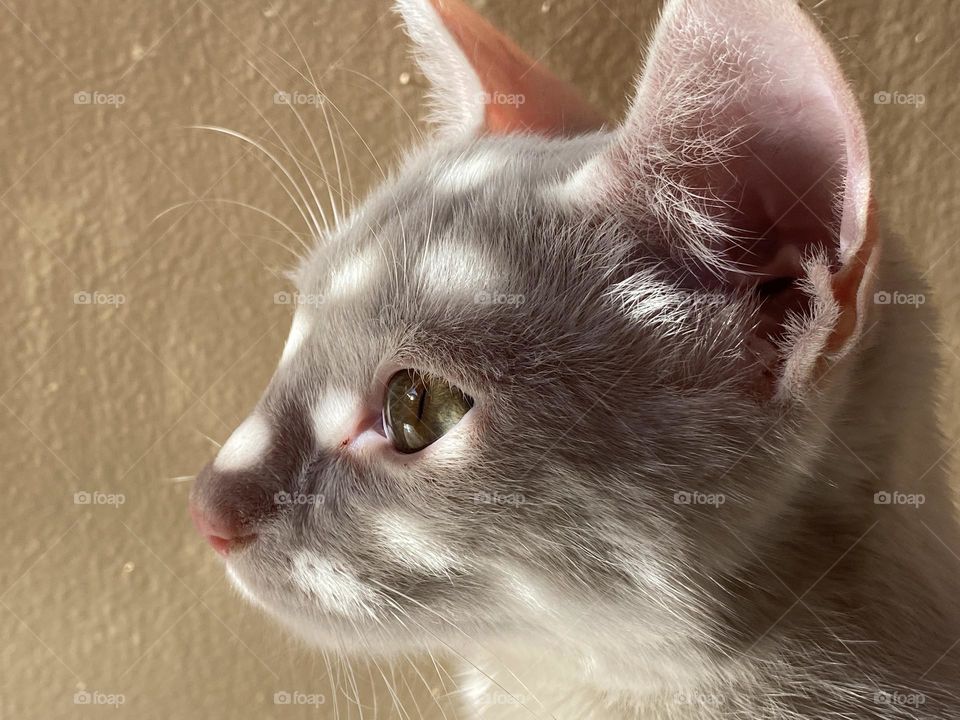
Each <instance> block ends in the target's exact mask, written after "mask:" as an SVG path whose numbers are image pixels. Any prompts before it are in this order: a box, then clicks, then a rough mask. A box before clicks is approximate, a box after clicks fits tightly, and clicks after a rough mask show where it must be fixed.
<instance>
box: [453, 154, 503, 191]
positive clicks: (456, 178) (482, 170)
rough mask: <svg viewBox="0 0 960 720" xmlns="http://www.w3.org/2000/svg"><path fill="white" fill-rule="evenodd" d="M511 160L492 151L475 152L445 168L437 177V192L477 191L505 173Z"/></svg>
mask: <svg viewBox="0 0 960 720" xmlns="http://www.w3.org/2000/svg"><path fill="white" fill-rule="evenodd" d="M510 160H511V158H510V157H509V156H506V155H503V154H500V153H496V152H493V151H491V150H481V151H478V152H475V153H473V154H471V155H470V156H469V157H466V158H464V159H462V160H460V161H459V162H455V163H453V164H452V165H450V166H449V167H445V168H443V170H441V171H440V172H439V174H438V176H437V190H438V191H440V192H448V193H460V192H465V191H467V190H475V189H477V188H479V187H481V186H483V185H485V184H487V183H489V182H490V181H491V179H492V178H493V177H494V176H495V175H497V174H498V173H500V172H503V170H504V168H505V167H506V166H507V163H509V162H510Z"/></svg>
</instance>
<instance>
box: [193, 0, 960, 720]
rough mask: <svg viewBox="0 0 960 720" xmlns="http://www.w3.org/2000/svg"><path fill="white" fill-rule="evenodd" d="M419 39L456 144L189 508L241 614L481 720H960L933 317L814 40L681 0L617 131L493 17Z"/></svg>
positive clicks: (423, 12)
mask: <svg viewBox="0 0 960 720" xmlns="http://www.w3.org/2000/svg"><path fill="white" fill-rule="evenodd" d="M397 9H398V11H399V14H400V17H401V18H402V20H403V23H404V26H405V28H406V31H407V33H408V35H409V36H410V38H411V39H412V42H413V44H414V46H415V49H416V58H417V60H418V62H419V65H420V68H421V70H422V72H423V73H424V75H425V76H426V78H427V79H428V80H429V81H430V83H431V86H432V91H431V97H432V109H433V110H432V114H431V118H432V121H433V123H434V130H433V132H432V133H431V134H430V135H429V138H428V140H427V141H426V142H425V143H424V144H423V145H422V147H420V148H418V149H417V150H415V151H414V152H412V153H411V154H410V156H409V157H408V158H407V159H406V160H405V161H404V162H403V166H402V168H401V169H400V170H399V171H398V172H396V174H395V175H394V176H393V177H391V178H390V179H388V180H387V181H386V182H384V184H383V185H382V186H380V187H379V188H376V189H375V190H374V191H373V192H372V194H371V195H370V197H369V198H368V199H367V200H366V201H365V202H364V203H363V204H362V205H361V206H360V207H358V208H357V209H356V210H355V211H353V213H352V214H351V215H350V216H349V217H348V218H347V219H345V220H344V221H343V222H342V223H340V225H339V226H338V227H336V228H335V229H333V230H331V231H330V232H329V233H326V232H325V233H323V234H322V235H323V236H322V237H318V238H317V242H316V243H315V245H314V247H313V248H312V250H311V253H310V254H309V256H308V257H307V258H306V259H305V260H304V261H303V263H302V265H301V266H300V268H299V269H298V270H297V272H296V274H295V278H294V279H295V284H296V287H297V289H298V292H299V293H300V294H301V296H303V297H310V298H317V301H316V302H304V303H300V304H299V305H298V306H297V308H296V310H295V314H294V318H293V324H292V329H291V332H290V336H289V339H288V340H287V343H286V346H285V347H284V349H283V354H282V357H281V360H280V364H279V368H278V369H277V371H276V374H275V376H274V377H273V379H272V380H271V382H270V383H269V386H268V387H267V389H266V391H265V392H264V394H263V396H262V399H261V400H260V402H259V403H258V405H257V407H256V408H255V410H254V411H253V413H252V414H251V415H250V416H249V418H248V419H247V420H245V421H244V422H243V423H242V425H241V426H240V427H239V428H238V429H237V430H236V431H235V432H234V433H233V434H232V436H231V437H230V439H229V440H228V441H227V442H226V444H225V445H224V446H223V448H222V449H221V450H220V451H219V452H218V454H217V457H216V458H215V460H214V461H213V462H212V463H211V464H209V465H208V466H207V467H206V468H204V469H203V471H202V472H201V473H200V474H199V475H198V477H197V480H196V482H195V484H194V488H193V491H192V498H191V512H192V514H193V517H194V520H195V522H196V524H197V527H198V529H199V531H200V532H201V533H202V534H203V535H204V536H205V537H206V538H207V539H208V540H209V542H210V543H211V544H212V545H213V546H214V548H215V549H216V550H217V551H218V552H220V553H221V554H222V555H224V556H225V557H226V568H227V573H228V574H229V576H230V578H231V580H232V581H233V583H234V584H235V585H236V587H237V588H239V590H240V592H241V593H242V594H243V595H244V596H245V597H246V598H247V599H249V601H250V602H252V603H253V604H254V605H256V606H259V607H261V608H262V609H263V610H265V611H266V612H267V613H268V614H269V615H271V616H273V617H275V618H277V619H278V620H279V621H280V622H281V623H283V624H284V625H286V626H288V627H289V628H290V629H291V630H292V632H293V633H295V634H297V635H299V636H300V637H303V638H305V639H307V640H309V641H310V642H312V643H315V644H317V645H318V646H320V647H323V648H327V649H339V650H342V651H343V652H349V653H373V654H375V655H386V656H390V655H391V654H394V653H408V652H415V651H419V650H423V651H426V652H440V653H444V654H446V655H448V656H449V657H450V658H451V662H454V663H459V664H460V665H462V667H463V674H462V677H461V683H462V684H461V688H460V690H461V695H462V701H463V704H464V712H465V713H466V716H467V717H478V718H479V717H482V718H502V719H504V720H507V719H514V718H558V719H563V720H597V719H600V718H604V719H608V718H612V719H617V718H619V719H626V718H658V719H659V718H683V719H686V720H692V719H707V718H751V719H752V718H771V719H776V720H788V719H789V720H800V719H809V720H812V719H814V718H838V719H839V718H960V699H958V698H957V688H958V685H960V667H958V665H960V663H958V658H960V650H958V649H956V648H955V646H956V645H957V644H958V643H960V602H958V598H960V558H958V557H957V555H956V554H955V549H957V548H960V543H958V528H957V523H956V520H955V518H954V511H953V505H952V499H951V496H950V493H949V487H948V483H947V478H946V477H945V473H944V471H943V470H942V469H941V467H940V463H939V460H938V459H942V458H943V456H944V452H943V451H944V448H943V447H942V442H941V439H940V438H939V436H938V433H937V426H936V422H935V418H934V408H935V405H936V397H935V396H934V390H933V380H934V375H935V372H936V367H937V365H936V358H935V354H934V352H933V350H932V348H931V335H930V333H929V332H928V328H930V327H935V323H936V320H935V318H934V317H933V312H932V310H931V308H930V306H929V305H930V304H929V303H926V302H925V300H926V297H927V290H926V289H925V288H924V287H923V285H922V283H921V282H920V280H919V278H918V273H917V272H916V271H915V269H914V268H913V267H912V265H911V264H910V263H909V262H908V261H907V260H906V259H905V253H904V252H903V249H902V245H903V242H904V241H903V239H902V238H899V237H898V236H896V235H895V234H894V233H892V232H890V231H889V230H888V229H886V228H885V227H883V222H882V216H881V214H880V210H879V209H878V208H877V206H876V203H875V200H874V198H873V195H872V190H871V176H870V167H869V156H868V150H867V137H866V131H865V128H864V124H863V120H862V117H861V113H860V110H859V109H858V106H857V102H856V99H855V97H854V95H853V93H852V92H851V90H850V88H849V86H848V85H847V83H846V81H845V80H844V78H843V75H842V73H841V70H840V68H839V65H838V63H837V61H836V59H835V57H834V56H833V53H832V52H831V51H830V49H829V47H828V45H827V44H826V43H825V42H824V40H823V39H822V37H821V36H820V34H819V33H818V31H817V30H816V28H815V25H814V23H813V22H812V20H811V19H810V18H809V17H808V15H807V14H806V12H805V11H803V10H802V9H801V8H800V7H799V6H797V5H796V4H795V3H794V2H792V1H791V0H667V2H666V4H665V6H664V8H663V12H662V16H661V18H660V20H659V23H658V25H657V29H656V31H655V35H654V38H653V42H652V45H651V47H650V49H649V52H648V57H647V59H646V63H645V66H644V69H643V71H642V73H641V74H640V75H639V77H638V80H637V83H636V87H635V90H634V93H633V97H632V99H631V101H630V104H629V108H628V110H627V112H626V117H625V118H624V119H623V121H622V122H620V123H619V124H612V123H609V122H608V121H607V120H606V119H605V117H604V115H603V113H601V112H599V111H597V110H596V109H594V108H592V107H590V106H589V105H588V104H587V103H586V102H584V100H583V99H582V98H581V97H580V96H579V95H578V93H577V91H576V90H574V89H573V88H572V86H570V85H568V84H566V83H565V82H563V81H562V80H560V79H559V78H557V77H556V76H554V75H551V74H550V73H549V71H547V70H546V68H545V67H543V66H542V65H540V64H537V63H535V62H534V61H533V60H531V59H530V58H529V57H528V56H527V55H525V54H524V53H523V51H522V50H520V49H519V47H518V46H517V45H515V44H514V43H513V42H512V41H510V40H509V39H508V38H507V37H506V36H505V35H503V34H502V33H500V32H499V31H498V30H496V29H495V28H493V27H492V26H491V25H490V24H489V23H488V22H486V21H485V20H484V19H483V18H482V17H481V16H480V15H479V14H478V13H477V12H476V11H474V10H472V9H471V8H469V7H468V6H467V5H465V4H463V3H462V2H461V0H398V2H397ZM904 298H908V299H911V298H912V300H910V301H909V302H905V301H904V300H903V299H904ZM917 458H919V459H920V461H921V462H917Z"/></svg>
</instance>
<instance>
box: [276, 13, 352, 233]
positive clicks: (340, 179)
mask: <svg viewBox="0 0 960 720" xmlns="http://www.w3.org/2000/svg"><path fill="white" fill-rule="evenodd" d="M280 24H281V25H283V29H284V30H285V31H286V33H287V35H288V36H289V37H290V39H291V40H292V41H293V45H294V47H296V48H297V52H298V53H300V59H301V60H303V65H304V67H306V68H307V72H308V73H310V81H311V84H312V85H313V89H314V90H315V91H316V93H317V94H318V95H320V96H321V97H322V98H323V100H322V102H321V104H320V110H321V111H322V112H323V119H324V121H325V122H326V125H327V135H328V136H329V138H330V149H331V150H333V162H334V165H335V166H336V168H337V184H338V185H339V187H340V192H339V194H340V210H341V212H340V214H341V215H345V214H346V212H345V209H344V204H343V175H342V173H341V172H340V158H339V154H338V153H337V144H336V143H335V142H334V140H333V133H332V132H331V131H330V116H329V115H328V113H327V100H328V98H327V95H326V93H324V92H323V91H321V90H320V86H319V84H318V83H317V78H316V76H314V74H313V69H312V68H311V67H310V63H309V62H308V61H307V56H306V55H305V54H304V52H303V48H302V47H301V46H300V43H299V42H298V41H297V38H296V36H295V35H294V34H293V32H292V31H291V30H290V27H289V26H288V25H287V23H286V21H285V20H284V19H283V17H280ZM278 57H279V56H278ZM280 59H281V60H283V61H284V62H286V60H284V59H283V58H280ZM287 64H288V65H289V63H287ZM294 70H296V68H294ZM301 76H302V74H301ZM312 143H313V140H312V138H311V144H312ZM314 152H315V153H316V155H317V160H318V161H319V162H320V164H321V165H323V161H322V160H320V153H319V152H317V149H316V145H314ZM324 176H326V168H324ZM329 187H330V185H329V182H328V183H327V188H328V189H329ZM330 202H331V203H333V193H332V192H331V194H330ZM334 213H336V208H334Z"/></svg>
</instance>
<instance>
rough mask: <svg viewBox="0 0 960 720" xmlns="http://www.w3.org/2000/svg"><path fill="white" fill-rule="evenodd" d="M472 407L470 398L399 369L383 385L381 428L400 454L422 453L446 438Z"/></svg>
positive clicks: (410, 371)
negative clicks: (384, 387) (384, 392)
mask: <svg viewBox="0 0 960 720" xmlns="http://www.w3.org/2000/svg"><path fill="white" fill-rule="evenodd" d="M471 407H473V398H471V397H469V396H467V395H465V394H464V393H463V392H462V391H461V390H459V389H458V388H455V387H453V385H451V384H450V383H448V382H444V381H443V380H440V379H439V378H435V377H431V376H429V375H424V374H423V373H418V372H416V371H414V370H401V371H400V372H398V373H396V374H395V375H394V376H393V377H392V378H390V382H388V383H387V396H386V398H384V401H383V427H384V430H386V432H387V437H388V438H390V441H391V442H392V443H393V445H394V447H395V448H397V450H399V451H400V452H402V453H414V452H417V451H418V450H422V449H423V448H425V447H427V445H430V444H432V443H434V442H436V441H437V440H439V439H440V438H441V437H443V436H444V435H446V434H447V433H448V432H449V431H450V430H451V429H453V426H454V425H456V424H457V423H458V422H460V418H462V417H463V416H464V415H466V414H467V411H468V410H469V409H470V408H471Z"/></svg>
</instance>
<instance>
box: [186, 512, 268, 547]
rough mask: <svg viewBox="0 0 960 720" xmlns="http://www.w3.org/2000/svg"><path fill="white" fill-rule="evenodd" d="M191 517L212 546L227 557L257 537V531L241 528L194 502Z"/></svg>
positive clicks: (198, 530)
mask: <svg viewBox="0 0 960 720" xmlns="http://www.w3.org/2000/svg"><path fill="white" fill-rule="evenodd" d="M190 517H191V518H193V524H194V526H195V527H196V528H197V532H199V533H200V534H201V535H202V536H203V537H204V539H206V541H207V542H208V543H210V546H211V547H212V548H213V549H214V550H216V551H217V552H218V553H219V554H220V555H223V556H224V557H226V556H227V555H229V554H230V552H231V550H235V549H237V548H238V547H240V546H242V545H245V544H246V543H248V542H250V541H251V540H253V539H254V538H256V537H257V535H256V533H254V532H250V531H247V530H244V529H242V528H240V527H239V526H237V525H235V524H233V523H231V522H229V521H226V520H225V519H224V518H218V517H216V516H215V515H212V514H210V513H207V512H204V511H203V510H201V509H199V508H198V507H197V506H196V505H195V504H194V503H192V502H191V503H190Z"/></svg>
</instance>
